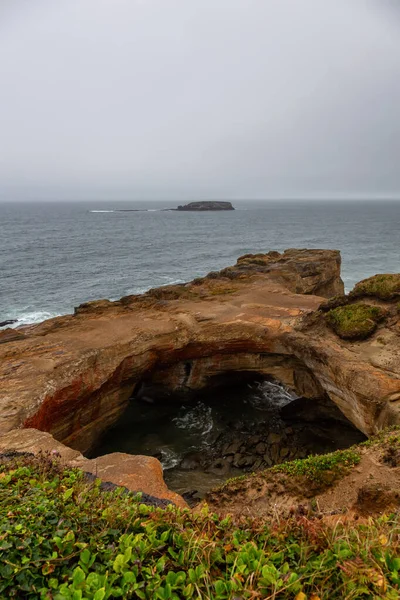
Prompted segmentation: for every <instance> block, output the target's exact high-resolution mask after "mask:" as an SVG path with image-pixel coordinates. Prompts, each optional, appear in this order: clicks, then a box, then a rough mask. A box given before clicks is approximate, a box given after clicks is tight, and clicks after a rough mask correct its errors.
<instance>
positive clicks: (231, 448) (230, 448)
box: [222, 440, 241, 456]
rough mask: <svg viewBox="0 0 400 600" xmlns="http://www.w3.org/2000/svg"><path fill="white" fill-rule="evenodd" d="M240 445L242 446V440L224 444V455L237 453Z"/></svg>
mask: <svg viewBox="0 0 400 600" xmlns="http://www.w3.org/2000/svg"><path fill="white" fill-rule="evenodd" d="M240 446H241V441H240V440H236V441H235V442H232V443H231V444H226V446H224V448H223V450H222V454H223V455H224V456H228V455H229V454H237V453H238V451H239V448H240Z"/></svg>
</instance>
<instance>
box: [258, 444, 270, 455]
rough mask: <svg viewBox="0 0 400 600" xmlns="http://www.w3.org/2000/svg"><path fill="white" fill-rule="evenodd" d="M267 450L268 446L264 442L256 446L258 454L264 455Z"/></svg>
mask: <svg viewBox="0 0 400 600" xmlns="http://www.w3.org/2000/svg"><path fill="white" fill-rule="evenodd" d="M266 449H267V445H266V444H264V442H259V443H258V444H257V446H256V453H257V454H261V455H263V454H265V451H266Z"/></svg>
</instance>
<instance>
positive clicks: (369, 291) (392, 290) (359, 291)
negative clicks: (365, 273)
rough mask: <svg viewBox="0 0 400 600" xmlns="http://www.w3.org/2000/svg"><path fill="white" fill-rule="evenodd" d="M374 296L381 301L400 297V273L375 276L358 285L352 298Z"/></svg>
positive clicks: (352, 292)
mask: <svg viewBox="0 0 400 600" xmlns="http://www.w3.org/2000/svg"><path fill="white" fill-rule="evenodd" d="M363 296H373V297H374V298H378V299H379V300H394V299H395V298H398V297H399V296H400V273H396V274H384V275H374V276H373V277H369V278H368V279H363V281H360V282H359V283H357V284H356V285H355V287H354V289H353V290H352V291H351V292H350V297H352V298H361V297H363Z"/></svg>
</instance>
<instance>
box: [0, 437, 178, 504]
mask: <svg viewBox="0 0 400 600" xmlns="http://www.w3.org/2000/svg"><path fill="white" fill-rule="evenodd" d="M4 452H30V453H32V454H35V455H37V454H38V453H39V452H42V453H47V452H48V453H50V454H51V453H53V454H56V455H58V456H59V457H60V460H61V461H62V462H63V463H65V465H67V466H69V467H76V468H78V469H82V471H84V472H85V473H91V474H93V475H94V476H95V477H96V478H97V477H98V478H99V479H101V480H102V481H106V482H111V483H113V484H115V485H117V486H121V487H125V488H127V489H128V490H130V491H133V492H144V493H145V494H149V495H150V496H153V497H154V498H160V499H164V500H169V501H170V502H173V503H174V504H175V505H176V506H180V507H181V508H185V507H186V506H187V505H186V502H185V501H184V500H183V498H182V497H181V496H179V494H175V492H171V491H170V490H169V489H168V488H167V486H166V484H165V482H164V479H163V470H162V466H161V463H160V462H159V461H158V460H157V459H156V458H153V457H151V456H132V455H131V454H123V453H121V452H114V453H112V454H107V455H106V456H99V457H98V458H94V459H91V460H89V459H88V458H85V457H84V456H82V454H81V453H80V452H78V451H77V450H73V449H72V448H68V447H67V446H64V444H61V443H60V442H57V440H55V439H54V438H53V437H52V436H51V435H50V434H49V433H45V432H43V431H38V430H36V429H23V430H14V431H10V432H9V433H7V434H5V435H3V436H0V454H2V453H4Z"/></svg>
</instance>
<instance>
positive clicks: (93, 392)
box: [0, 250, 400, 452]
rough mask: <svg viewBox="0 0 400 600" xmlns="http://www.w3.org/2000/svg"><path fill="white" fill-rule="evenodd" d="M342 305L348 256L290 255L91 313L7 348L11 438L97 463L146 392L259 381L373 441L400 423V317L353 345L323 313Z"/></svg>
mask: <svg viewBox="0 0 400 600" xmlns="http://www.w3.org/2000/svg"><path fill="white" fill-rule="evenodd" d="M341 294H343V283H342V281H341V279H340V254H339V252H337V251H329V250H287V251H286V252H284V253H283V254H279V253H277V252H270V253H268V254H259V255H246V256H244V257H241V258H240V259H239V260H238V262H237V264H236V265H235V266H234V267H229V268H227V269H223V270H222V271H220V272H218V273H210V274H209V275H208V276H206V277H204V278H201V279H197V280H195V281H193V282H191V283H190V284H186V285H179V286H166V287H163V288H158V289H154V290H150V291H149V292H147V293H146V294H143V295H140V296H129V297H125V298H121V300H119V301H117V302H110V301H108V300H101V301H97V302H92V303H86V304H84V305H81V306H80V307H78V308H77V309H76V312H75V315H71V316H66V317H60V318H56V319H51V320H49V321H46V322H44V323H42V324H40V325H37V326H32V327H29V328H26V329H24V330H23V331H20V332H19V333H20V335H19V336H18V338H17V339H13V338H11V340H10V341H5V343H3V344H1V345H0V432H1V433H6V432H8V431H10V430H12V429H16V428H21V427H30V428H36V429H39V430H42V431H47V432H50V433H51V434H52V435H53V436H54V437H55V438H56V439H57V440H59V441H62V442H63V443H65V444H67V445H68V446H70V447H71V448H74V449H78V450H80V451H81V452H86V451H88V450H89V449H90V448H91V447H92V446H93V444H94V443H95V441H96V440H97V439H98V437H99V436H100V435H101V433H102V432H103V431H104V430H106V429H107V428H108V427H110V426H111V425H112V424H114V423H115V422H116V421H117V420H118V419H119V417H120V416H121V415H122V414H123V412H124V410H125V408H126V406H127V403H128V401H129V398H130V397H132V395H134V394H135V392H137V391H138V389H139V387H140V386H142V385H143V384H148V385H153V386H155V387H158V388H162V389H164V390H165V389H167V390H172V391H174V392H181V393H187V392H188V391H190V390H192V389H199V388H202V387H205V386H207V385H209V383H210V382H211V381H212V380H213V378H214V377H217V376H218V377H221V376H223V377H226V376H229V373H232V372H237V371H246V372H249V371H250V372H254V373H259V374H261V375H263V376H272V377H274V378H276V379H278V380H280V381H282V382H284V383H285V384H287V385H289V386H290V387H292V388H293V389H295V390H296V391H297V392H298V393H299V394H300V395H302V396H305V397H308V398H310V400H311V401H312V399H313V398H316V397H322V396H324V395H325V394H327V395H329V396H330V398H331V399H332V400H333V401H334V402H335V403H336V404H337V405H338V406H339V408H340V409H341V410H342V412H343V413H344V414H345V415H346V416H347V417H348V418H349V419H350V420H351V421H352V422H353V423H354V424H355V425H356V426H357V427H358V428H359V429H360V430H361V431H363V432H364V433H366V434H371V433H372V432H374V431H377V430H378V429H380V428H381V427H383V426H384V425H387V424H391V423H395V422H399V421H400V413H399V403H400V358H399V357H400V353H399V352H398V350H399V337H400V336H399V322H398V317H396V316H395V315H394V314H393V315H392V314H391V316H390V319H389V320H387V319H386V320H383V321H381V322H380V323H379V325H377V329H376V331H375V332H373V334H372V336H371V337H369V338H368V339H366V340H364V341H348V340H343V339H341V338H340V337H338V336H337V334H336V333H335V332H334V331H332V330H331V328H330V327H328V325H327V324H326V321H325V317H323V316H321V315H322V313H320V312H318V313H315V311H316V309H318V307H319V306H320V305H321V303H323V302H324V299H326V298H330V297H332V296H336V295H341ZM375 302H376V303H378V304H379V302H380V303H385V302H386V303H387V300H384V301H381V300H379V299H378V300H375ZM385 310H386V309H385ZM312 314H314V315H315V314H317V315H318V318H314V320H313V317H311V316H310V315H312ZM382 340H383V341H382Z"/></svg>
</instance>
